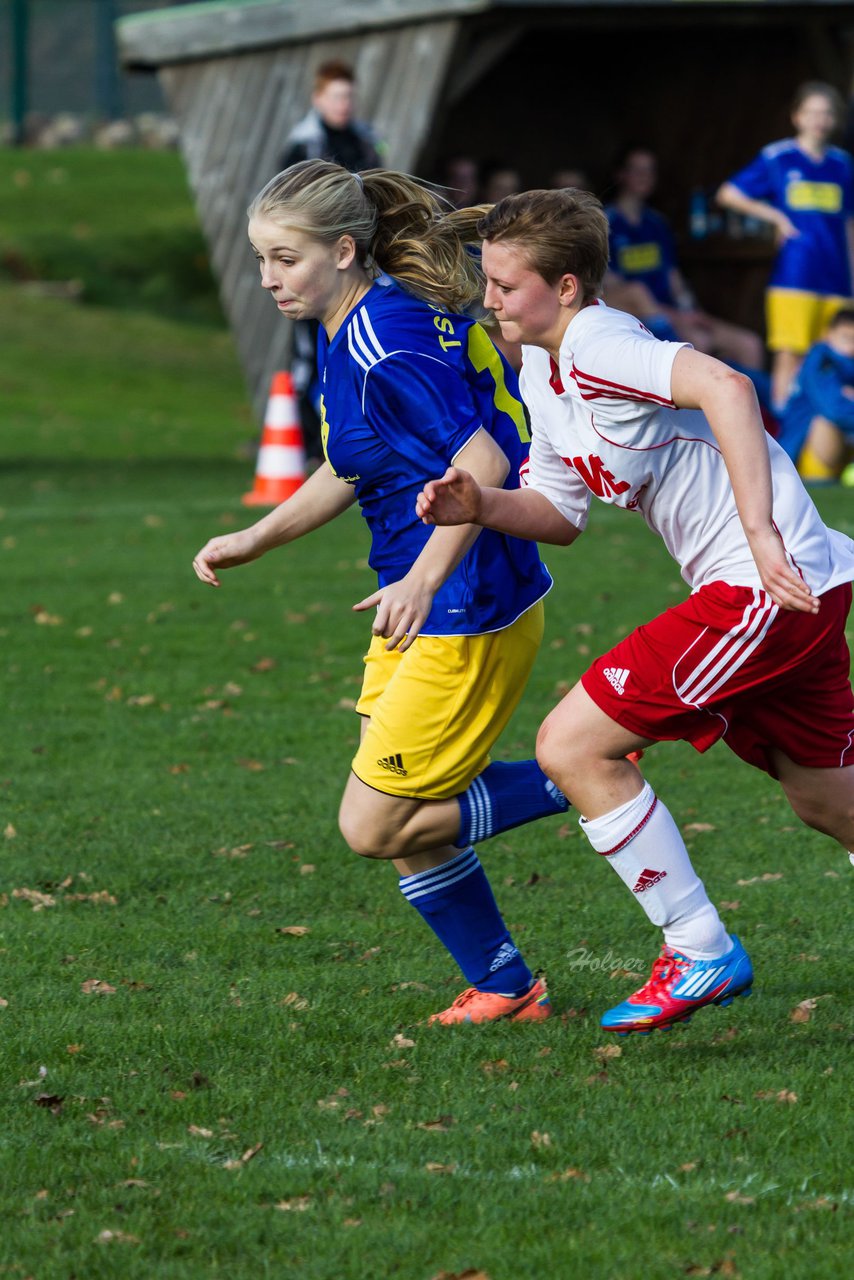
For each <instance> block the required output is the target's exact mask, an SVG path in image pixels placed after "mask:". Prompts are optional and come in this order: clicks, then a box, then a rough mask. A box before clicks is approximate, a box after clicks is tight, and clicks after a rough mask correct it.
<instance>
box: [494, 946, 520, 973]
mask: <svg viewBox="0 0 854 1280" xmlns="http://www.w3.org/2000/svg"><path fill="white" fill-rule="evenodd" d="M518 954H519V950H518V948H517V947H514V946H513V943H512V942H502V944H501V946H500V947H499V948H498V954H497V955H496V957H495V959H494V960H493V962H492V964H491V965H490V966H489V972H490V973H495V970H496V969H503V968H504V966H505V965H506V964H509V963H510V961H511V960H513V959H514V958H515V957H516V956H518Z"/></svg>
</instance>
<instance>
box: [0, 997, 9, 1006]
mask: <svg viewBox="0 0 854 1280" xmlns="http://www.w3.org/2000/svg"><path fill="white" fill-rule="evenodd" d="M8 1008H9V1001H8V1000H4V999H3V997H2V996H0V1009H8Z"/></svg>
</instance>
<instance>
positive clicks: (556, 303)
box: [418, 190, 854, 1034]
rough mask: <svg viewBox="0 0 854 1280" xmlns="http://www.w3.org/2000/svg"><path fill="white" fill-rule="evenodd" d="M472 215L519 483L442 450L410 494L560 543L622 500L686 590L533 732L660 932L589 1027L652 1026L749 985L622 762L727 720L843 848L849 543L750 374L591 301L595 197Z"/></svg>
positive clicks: (603, 251)
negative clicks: (793, 459) (496, 329)
mask: <svg viewBox="0 0 854 1280" xmlns="http://www.w3.org/2000/svg"><path fill="white" fill-rule="evenodd" d="M478 229H479V231H480V233H481V235H482V236H483V237H484V246H483V267H484V273H485V276H486V280H487V288H486V295H485V302H486V305H487V306H488V307H490V308H492V310H493V311H494V312H495V316H496V318H497V320H498V322H499V324H500V325H501V330H502V334H503V335H504V337H505V338H507V339H510V340H513V341H519V342H521V343H522V344H523V354H524V364H523V375H522V383H521V385H522V393H523V397H524V399H525V401H526V403H527V405H528V408H529V410H530V413H531V418H532V426H533V441H532V444H531V454H530V459H529V462H528V464H527V465H526V466H525V467H524V468H523V479H524V480H525V484H524V485H523V487H522V488H521V489H518V490H515V491H501V490H497V489H489V488H482V487H480V486H479V485H478V484H477V483H476V482H475V481H474V480H473V478H472V477H471V476H469V475H467V474H466V473H465V472H462V471H460V470H458V469H456V468H453V467H452V468H449V470H448V471H447V472H446V473H445V475H444V477H442V478H441V479H438V480H436V481H431V483H430V484H428V485H427V486H426V487H425V490H424V492H423V493H422V494H421V495H419V499H418V512H419V514H420V515H421V517H422V519H424V520H425V521H426V522H428V523H437V524H454V523H457V522H460V521H473V522H475V523H479V524H483V525H487V526H489V527H491V528H496V529H501V530H503V531H505V532H507V533H512V534H515V535H516V536H522V537H529V538H536V539H537V540H538V541H541V542H553V543H559V544H562V545H569V543H571V542H574V541H575V539H576V538H577V537H578V536H579V534H580V533H581V532H582V530H583V529H584V526H585V524H586V520H587V510H588V506H589V503H590V497H591V494H593V495H595V496H596V497H598V498H600V499H601V500H602V501H604V502H608V503H611V504H613V505H616V506H621V507H625V508H626V509H627V510H629V511H632V512H636V513H637V514H639V515H640V516H641V517H642V518H643V519H644V520H645V521H646V523H647V524H648V525H649V526H650V528H651V529H652V530H653V531H654V532H656V533H658V534H659V535H660V536H661V537H662V538H663V539H664V542H665V544H666V546H667V548H668V550H669V551H670V553H671V555H672V556H673V557H674V559H675V560H676V561H677V563H678V564H679V566H680V569H681V571H682V576H683V577H684V578H685V580H686V582H687V583H688V585H689V587H690V588H691V595H690V596H689V597H688V599H687V600H685V601H684V602H683V603H682V604H679V605H677V606H676V607H675V608H672V609H668V610H667V611H666V612H665V613H663V614H661V615H660V616H659V617H657V618H655V619H653V621H652V622H650V623H648V624H646V625H644V626H641V627H639V628H638V629H637V630H636V631H635V632H633V633H632V634H631V635H630V636H628V637H627V638H626V639H625V640H623V641H622V642H621V643H620V644H618V645H617V646H616V647H615V648H614V649H612V650H611V651H610V652H609V653H607V654H604V655H603V656H602V657H601V658H599V659H598V660H597V661H596V662H594V663H593V665H592V666H591V667H590V669H589V670H588V671H587V672H586V673H585V675H584V676H583V677H582V679H581V680H580V681H579V683H578V684H577V685H576V686H575V687H574V688H573V689H572V690H571V692H570V693H569V694H568V695H567V697H566V698H565V699H564V700H563V701H562V702H561V703H560V704H559V705H558V706H557V707H556V708H555V709H554V710H553V711H552V713H551V714H550V715H549V716H548V718H547V719H546V721H545V722H544V724H543V726H542V728H541V730H540V734H539V739H538V745H537V758H538V760H539V762H540V764H541V766H542V767H543V769H544V770H545V772H546V773H547V774H548V775H549V776H550V777H551V778H552V779H553V780H554V781H555V782H556V783H557V784H558V786H560V787H561V789H562V790H563V791H564V793H565V794H566V795H567V796H568V797H569V798H570V799H571V801H572V802H573V804H574V805H575V806H576V807H577V809H578V810H579V813H581V814H583V815H584V816H583V817H582V818H581V819H580V821H581V826H582V829H583V830H584V832H585V834H586V835H587V837H588V839H589V840H590V843H591V844H592V845H593V848H594V849H596V850H597V851H598V852H599V853H601V854H603V855H604V856H605V857H606V858H607V859H608V861H609V862H610V863H611V865H612V866H613V868H614V869H615V871H616V872H617V874H618V875H619V876H620V878H621V879H622V880H623V881H624V882H625V884H626V885H627V886H628V888H629V889H630V890H631V892H633V893H634V894H635V896H636V897H637V899H638V901H639V902H640V904H641V906H642V907H643V908H644V910H645V911H646V914H647V915H648V916H649V918H650V920H651V921H652V922H653V923H654V924H657V925H660V926H662V927H663V930H664V946H663V948H662V951H661V955H660V957H659V958H658V960H656V962H655V964H654V965H653V969H652V975H651V977H650V979H649V981H648V982H647V983H646V984H645V985H644V986H643V987H642V988H641V989H640V990H639V991H636V992H635V993H634V994H633V995H631V996H630V997H629V998H628V1000H626V1001H625V1002H624V1003H623V1004H621V1005H619V1006H617V1007H616V1008H614V1009H611V1010H609V1011H608V1013H606V1014H605V1016H604V1018H603V1019H602V1025H603V1026H604V1027H606V1028H608V1029H610V1030H614V1031H617V1032H619V1033H621V1034H626V1033H628V1032H630V1031H638V1032H648V1031H651V1030H653V1029H654V1028H656V1027H661V1028H664V1029H666V1028H668V1027H670V1026H672V1025H673V1024H674V1023H675V1022H679V1021H682V1020H684V1019H687V1018H689V1017H690V1016H691V1015H692V1014H693V1013H694V1012H695V1010H696V1009H697V1008H700V1007H702V1006H703V1005H705V1004H711V1003H714V1004H729V1003H730V1002H731V1001H732V999H733V998H734V997H735V996H737V995H749V994H750V988H751V984H752V981H753V973H752V969H751V965H750V960H749V958H748V956H747V954H746V952H745V951H744V948H743V947H742V946H741V943H740V942H739V940H738V939H737V938H733V937H730V936H729V935H728V934H727V932H726V930H725V929H724V926H723V924H722V922H721V920H720V917H719V916H718V913H717V911H716V909H715V907H714V906H713V905H712V903H711V902H710V901H709V898H708V896H707V894H706V891H705V889H704V887H703V885H702V883H701V882H700V880H699V879H698V877H697V875H696V873H695V871H694V869H693V867H692V866H691V863H690V860H689V858H688V853H687V850H686V848H685V845H684V842H683V840H682V837H681V836H680V834H679V831H678V828H677V827H676V824H675V823H674V822H673V819H672V818H671V816H670V814H669V813H668V812H667V810H666V808H665V807H664V805H663V804H662V803H661V802H660V801H659V800H657V798H656V796H655V795H654V793H653V791H652V788H651V787H650V785H649V784H648V783H645V782H644V779H643V778H642V777H641V775H640V774H639V772H638V771H637V769H636V768H635V767H634V766H633V765H632V764H631V763H630V762H628V761H627V760H626V759H625V757H626V755H627V754H628V753H629V752H631V751H634V750H638V749H642V748H644V747H646V746H648V745H649V744H650V743H652V742H655V741H662V740H673V739H685V740H686V741H688V742H691V743H692V745H693V746H695V747H696V748H697V749H698V750H699V751H705V750H707V749H708V748H709V747H710V746H711V745H712V744H713V743H714V742H716V741H717V740H718V739H719V738H722V739H723V740H724V742H726V743H727V745H728V746H730V747H731V748H732V750H733V751H735V752H736V753H737V754H738V755H739V756H741V757H742V759H744V760H746V761H748V762H749V763H750V764H753V765H755V766H757V767H758V768H761V769H764V770H765V771H766V772H768V773H769V774H771V775H772V776H773V777H776V778H778V779H779V780H780V782H781V784H782V786H783V789H784V791H785V793H786V796H787V797H788V799H789V802H790V803H791V805H792V807H793V809H794V810H795V812H796V813H797V814H798V815H799V817H800V818H802V819H803V821H804V822H805V823H807V824H808V825H809V826H811V827H814V828H815V829H817V830H819V831H823V832H826V833H827V834H829V835H831V836H833V837H834V838H835V839H837V840H838V841H839V842H840V844H842V845H843V847H844V848H846V849H848V850H851V849H854V694H852V690H851V685H850V682H849V670H850V656H849V653H848V647H847V644H846V642H845V631H844V628H845V618H846V616H847V613H848V609H849V606H850V602H851V588H850V585H849V584H850V582H851V579H852V578H854V543H852V541H851V540H850V539H849V538H846V537H845V536H843V535H842V534H840V533H837V532H836V531H835V530H832V529H828V528H827V527H826V526H825V525H824V524H823V523H822V520H821V518H820V517H819V515H818V512H817V511H816V509H815V507H814V506H813V504H812V502H811V500H810V498H809V496H808V494H807V493H806V490H805V489H804V487H803V485H802V484H801V482H800V480H799V478H798V476H797V473H796V472H795V469H794V467H793V466H792V464H791V463H790V462H789V459H788V458H787V457H786V455H785V454H784V453H783V451H782V450H781V449H780V448H779V447H778V446H777V445H776V444H775V442H774V441H773V440H771V439H769V437H768V436H767V435H766V433H765V431H764V429H763V426H762V422H761V419H760V416H759V410H758V406H757V403H756V396H755V393H754V391H753V387H752V385H751V384H750V382H749V380H748V379H747V378H745V377H744V376H742V375H740V374H737V373H735V372H734V371H733V370H731V369H729V368H728V367H727V366H726V365H723V364H721V363H719V362H718V361H717V360H714V359H712V358H711V357H709V356H705V355H701V354H700V353H699V352H696V351H693V350H692V349H691V348H690V347H687V346H684V345H681V344H678V343H667V342H659V341H658V340H657V339H655V338H653V337H652V336H651V335H650V334H649V333H648V332H647V331H646V330H645V329H644V327H643V325H642V324H640V322H639V321H637V320H635V319H634V318H633V317H631V316H627V315H624V314H623V313H621V312H617V311H612V310H610V309H609V308H608V307H606V306H605V305H604V303H602V302H601V301H600V300H599V299H598V297H597V293H598V290H599V286H600V284H601V280H602V278H603V275H604V273H605V269H606V267H607V264H608V229H607V222H606V220H605V216H604V214H603V212H602V209H601V205H600V204H599V201H598V200H596V198H595V197H594V196H591V195H589V194H588V193H586V192H580V191H572V190H564V191H530V192H525V193H523V194H521V195H518V196H512V197H509V198H507V199H505V200H502V201H501V202H500V203H499V204H498V205H496V206H495V207H494V209H493V210H492V211H491V212H490V213H489V214H487V216H486V217H485V218H483V219H482V221H481V222H480V224H479V228H478Z"/></svg>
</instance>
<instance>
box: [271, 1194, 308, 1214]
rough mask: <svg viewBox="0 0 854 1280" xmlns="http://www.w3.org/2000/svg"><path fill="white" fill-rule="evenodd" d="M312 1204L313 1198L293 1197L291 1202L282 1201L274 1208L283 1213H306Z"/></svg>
mask: <svg viewBox="0 0 854 1280" xmlns="http://www.w3.org/2000/svg"><path fill="white" fill-rule="evenodd" d="M311 1203H312V1202H311V1196H291V1198H290V1200H280V1201H279V1202H278V1204H274V1205H273V1208H274V1209H280V1210H281V1211H282V1213H305V1211H306V1209H310V1208H311Z"/></svg>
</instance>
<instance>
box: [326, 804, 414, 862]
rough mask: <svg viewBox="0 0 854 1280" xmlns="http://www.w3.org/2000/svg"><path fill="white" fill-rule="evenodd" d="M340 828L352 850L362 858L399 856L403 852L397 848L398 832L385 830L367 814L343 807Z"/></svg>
mask: <svg viewBox="0 0 854 1280" xmlns="http://www.w3.org/2000/svg"><path fill="white" fill-rule="evenodd" d="M338 829H339V831H340V832H341V834H342V836H343V837H344V839H345V840H346V842H347V844H348V845H349V847H350V849H351V851H352V852H353V853H357V854H358V855H359V857H360V858H379V859H383V858H397V857H399V856H400V855H401V853H402V852H403V850H402V849H401V850H399V849H398V848H397V841H396V838H395V837H396V833H395V832H389V831H386V830H384V829H383V828H382V826H381V824H380V823H378V822H374V821H372V820H371V818H370V816H369V815H367V814H364V813H360V812H358V811H353V810H350V809H345V808H342V809H341V811H340V813H339V814H338Z"/></svg>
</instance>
